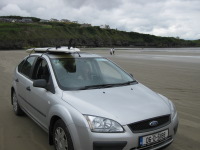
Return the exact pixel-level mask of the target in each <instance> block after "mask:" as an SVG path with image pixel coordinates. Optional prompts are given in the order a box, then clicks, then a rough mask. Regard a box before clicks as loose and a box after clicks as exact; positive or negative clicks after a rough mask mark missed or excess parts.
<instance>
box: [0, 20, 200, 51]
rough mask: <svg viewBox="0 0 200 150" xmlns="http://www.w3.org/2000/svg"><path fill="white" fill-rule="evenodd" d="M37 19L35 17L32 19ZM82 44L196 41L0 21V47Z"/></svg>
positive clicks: (155, 44) (183, 44)
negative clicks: (71, 40) (70, 42)
mask: <svg viewBox="0 0 200 150" xmlns="http://www.w3.org/2000/svg"><path fill="white" fill-rule="evenodd" d="M36 19H37V18H36ZM70 39H73V42H74V43H75V45H76V46H79V47H80V46H86V47H106V46H109V47H111V46H113V47H197V46H200V40H196V41H187V40H181V39H176V38H171V37H158V36H153V35H148V34H140V33H136V32H124V31H117V30H114V29H101V28H99V27H81V26H80V25H79V24H73V23H70V24H66V23H58V22H47V23H40V22H38V20H36V21H35V22H33V23H5V22H0V49H22V48H29V47H50V46H59V45H68V44H69V41H70Z"/></svg>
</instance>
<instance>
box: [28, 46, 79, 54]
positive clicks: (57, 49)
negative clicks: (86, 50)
mask: <svg viewBox="0 0 200 150" xmlns="http://www.w3.org/2000/svg"><path fill="white" fill-rule="evenodd" d="M26 52H27V53H32V52H40V53H45V52H52V53H61V52H63V53H77V52H80V49H78V48H73V47H70V49H68V47H67V46H62V47H45V48H30V49H27V50H26Z"/></svg>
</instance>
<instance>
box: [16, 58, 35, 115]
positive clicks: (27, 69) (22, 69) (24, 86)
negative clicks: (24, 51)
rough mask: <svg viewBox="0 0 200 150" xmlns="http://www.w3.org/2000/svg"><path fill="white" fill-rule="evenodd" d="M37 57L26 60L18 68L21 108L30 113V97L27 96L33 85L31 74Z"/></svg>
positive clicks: (18, 90) (17, 78)
mask: <svg viewBox="0 0 200 150" xmlns="http://www.w3.org/2000/svg"><path fill="white" fill-rule="evenodd" d="M35 60H36V57H35V56H30V57H27V58H26V59H24V60H23V61H22V62H21V63H20V65H19V66H18V71H17V74H16V79H15V82H16V87H17V98H18V102H19V104H20V106H21V107H22V109H23V110H25V111H26V112H28V113H29V105H28V97H27V94H28V93H29V92H30V87H29V85H30V84H31V83H32V80H31V74H32V70H33V66H34V63H35Z"/></svg>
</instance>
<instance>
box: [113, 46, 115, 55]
mask: <svg viewBox="0 0 200 150" xmlns="http://www.w3.org/2000/svg"><path fill="white" fill-rule="evenodd" d="M112 52H113V55H114V54H115V48H114V47H113V49H112Z"/></svg>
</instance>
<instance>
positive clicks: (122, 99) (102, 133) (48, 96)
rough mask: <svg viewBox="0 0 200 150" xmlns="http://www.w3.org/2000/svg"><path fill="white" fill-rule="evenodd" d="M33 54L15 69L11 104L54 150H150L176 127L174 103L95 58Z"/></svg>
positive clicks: (165, 140)
mask: <svg viewBox="0 0 200 150" xmlns="http://www.w3.org/2000/svg"><path fill="white" fill-rule="evenodd" d="M43 50H44V49H41V51H40V50H39V49H38V50H35V53H32V54H30V55H28V56H27V57H25V58H24V59H23V60H22V61H21V63H20V64H19V65H18V66H17V67H16V70H15V72H14V79H13V82H12V87H11V97H12V99H11V102H12V104H13V110H14V113H15V114H16V115H22V114H23V113H26V114H27V115H28V116H29V117H30V118H32V119H33V120H34V121H35V122H36V123H37V124H38V125H39V126H41V127H42V128H43V129H44V130H45V131H46V132H47V133H48V136H49V144H51V145H54V146H55V149H56V150H143V149H145V150H155V149H160V148H163V147H167V146H168V145H170V144H171V143H172V142H173V140H174V137H175V134H176V131H177V128H178V116H177V112H176V108H175V106H174V104H173V103H172V102H171V101H170V100H169V99H167V98H166V97H164V96H163V95H160V94H158V93H155V92H153V91H152V90H150V89H149V88H147V87H146V86H144V85H142V84H141V83H139V82H138V81H136V80H135V79H134V77H133V76H132V75H130V74H128V73H127V72H125V71H124V70H122V69H121V68H120V67H119V66H117V65H116V64H115V63H113V62H111V61H110V60H108V59H106V58H103V57H101V56H98V55H94V54H88V53H84V52H78V51H76V50H74V51H73V50H71V51H67V50H66V51H65V50H64V49H62V50H60V51H56V50H57V49H53V48H52V51H50V49H47V50H45V51H43Z"/></svg>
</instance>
